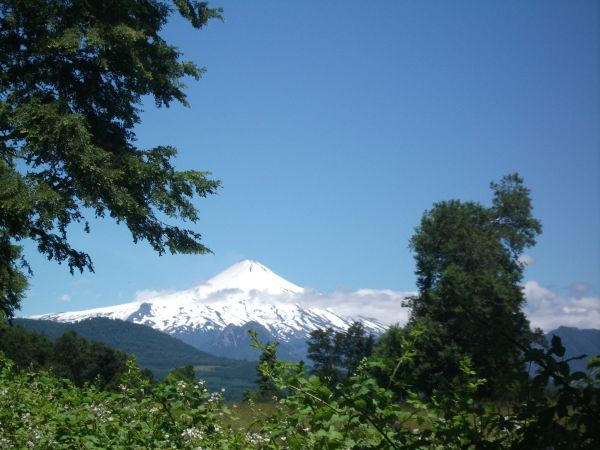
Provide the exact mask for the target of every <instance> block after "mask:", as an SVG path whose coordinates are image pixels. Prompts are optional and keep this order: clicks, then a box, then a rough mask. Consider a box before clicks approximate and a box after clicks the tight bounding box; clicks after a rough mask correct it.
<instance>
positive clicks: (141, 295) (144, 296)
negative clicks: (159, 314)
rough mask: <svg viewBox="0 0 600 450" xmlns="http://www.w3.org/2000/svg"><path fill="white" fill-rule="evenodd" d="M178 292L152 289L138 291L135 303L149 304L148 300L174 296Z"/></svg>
mask: <svg viewBox="0 0 600 450" xmlns="http://www.w3.org/2000/svg"><path fill="white" fill-rule="evenodd" d="M175 292H176V291H174V290H164V291H155V290H152V289H144V290H141V291H136V293H135V298H134V300H133V301H134V302H147V301H148V300H153V299H155V298H157V297H163V296H165V295H169V294H173V293H175Z"/></svg>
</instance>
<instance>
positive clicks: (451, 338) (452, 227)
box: [409, 174, 541, 390]
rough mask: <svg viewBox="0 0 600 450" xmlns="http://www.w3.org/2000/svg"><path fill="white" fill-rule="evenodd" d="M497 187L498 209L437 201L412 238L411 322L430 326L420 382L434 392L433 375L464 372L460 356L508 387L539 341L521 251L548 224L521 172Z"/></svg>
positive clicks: (420, 345) (421, 350)
mask: <svg viewBox="0 0 600 450" xmlns="http://www.w3.org/2000/svg"><path fill="white" fill-rule="evenodd" d="M491 188H492V190H493V192H494V197H493V203H492V206H491V207H485V206H483V205H481V204H479V203H475V202H460V201H458V200H450V201H445V202H440V203H436V204H435V205H434V207H433V208H432V209H431V210H430V211H427V212H426V213H425V214H424V216H423V218H422V220H421V224H420V225H419V227H418V228H417V229H416V232H415V235H414V236H413V237H412V239H411V243H410V245H411V248H412V249H413V251H414V252H415V259H416V275H417V286H418V288H419V294H418V295H417V296H416V297H415V298H413V299H412V302H411V306H412V311H411V318H410V321H409V327H414V326H417V325H418V324H425V325H426V328H427V332H426V333H423V334H422V339H420V340H418V341H417V342H416V348H417V350H418V352H417V358H416V361H418V362H417V365H419V364H420V365H421V369H425V370H421V371H420V372H421V377H420V379H421V386H420V387H421V388H425V389H426V390H428V389H431V388H433V387H434V386H435V384H432V381H433V382H434V383H435V382H436V381H438V380H440V379H443V378H445V379H447V380H449V379H452V378H453V377H455V376H457V375H458V374H459V373H460V366H459V362H460V358H457V355H465V356H468V357H469V358H470V359H471V360H472V363H473V368H474V369H475V371H476V372H477V373H478V375H480V376H482V377H484V378H485V379H487V380H489V381H490V383H487V384H486V386H487V387H488V389H491V388H492V387H493V386H498V387H499V389H500V390H502V389H504V388H505V386H506V382H507V381H508V380H511V379H514V375H515V373H516V372H521V371H522V370H523V362H522V361H523V352H522V351H521V348H522V347H524V346H527V344H528V343H529V342H530V341H531V340H532V339H533V335H532V333H531V331H530V328H529V322H528V321H527V319H526V318H525V315H524V313H523V311H522V306H523V304H524V302H525V299H524V295H523V292H522V288H521V286H520V282H521V279H522V276H523V264H522V263H521V262H520V260H519V256H520V255H521V254H522V252H523V250H524V249H525V248H527V247H530V246H532V245H534V244H535V237H536V236H537V235H538V234H539V233H540V232H541V225H540V222H539V221H538V220H537V219H535V218H534V217H533V216H532V206H531V201H530V197H529V190H528V189H527V188H526V187H525V186H524V185H523V179H522V178H521V177H519V176H518V175H517V174H512V175H508V176H505V177H504V178H502V180H501V181H500V182H499V183H491ZM520 346H521V347H520ZM424 365H425V366H424ZM427 365H429V367H426V366H427ZM430 380H431V381H430ZM500 386H502V387H500Z"/></svg>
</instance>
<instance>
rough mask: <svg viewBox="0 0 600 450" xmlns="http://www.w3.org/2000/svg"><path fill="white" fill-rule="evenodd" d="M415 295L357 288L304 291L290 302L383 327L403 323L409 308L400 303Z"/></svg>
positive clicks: (412, 293)
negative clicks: (383, 325) (371, 322)
mask: <svg viewBox="0 0 600 450" xmlns="http://www.w3.org/2000/svg"><path fill="white" fill-rule="evenodd" d="M414 294H415V292H400V291H392V290H389V289H385V290H377V289H360V290H358V291H335V292H332V293H330V294H320V293H318V292H315V291H311V290H306V291H305V292H304V293H303V294H300V295H298V296H294V297H291V298H290V299H289V300H290V301H293V302H294V303H299V304H300V306H302V307H319V308H331V310H332V311H334V312H335V313H337V314H339V315H341V316H345V317H357V316H362V317H364V318H370V319H376V320H378V321H379V322H381V323H383V324H385V325H392V324H395V323H399V324H401V325H403V324H405V323H406V321H407V320H408V313H409V309H408V308H407V307H405V306H403V301H404V300H405V299H406V298H407V297H409V296H411V295H414Z"/></svg>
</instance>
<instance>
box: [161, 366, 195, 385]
mask: <svg viewBox="0 0 600 450" xmlns="http://www.w3.org/2000/svg"><path fill="white" fill-rule="evenodd" d="M168 376H171V377H174V378H176V379H178V380H183V381H188V382H194V381H195V380H196V371H195V370H194V366H192V365H190V364H188V365H187V366H183V367H177V368H175V369H173V370H171V372H169V375H168Z"/></svg>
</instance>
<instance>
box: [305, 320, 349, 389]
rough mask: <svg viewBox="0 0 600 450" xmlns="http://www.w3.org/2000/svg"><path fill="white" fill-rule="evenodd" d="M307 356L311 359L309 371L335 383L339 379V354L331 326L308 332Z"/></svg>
mask: <svg viewBox="0 0 600 450" xmlns="http://www.w3.org/2000/svg"><path fill="white" fill-rule="evenodd" d="M307 343H308V352H307V354H306V356H307V358H308V359H310V360H311V361H312V368H311V372H312V373H314V374H315V375H318V376H319V377H321V378H322V379H324V380H329V382H330V384H331V385H335V384H336V383H337V382H338V381H339V380H340V379H341V373H340V371H339V369H338V366H339V359H340V358H339V357H340V355H339V354H338V352H337V351H336V348H335V332H334V331H333V329H331V328H327V329H326V330H323V329H316V330H314V331H312V332H311V333H310V338H309V340H308V342H307Z"/></svg>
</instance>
